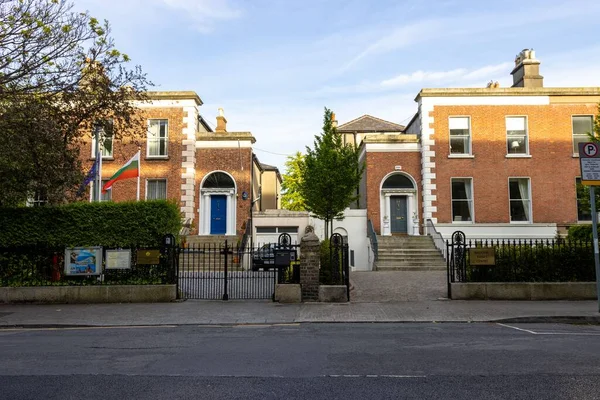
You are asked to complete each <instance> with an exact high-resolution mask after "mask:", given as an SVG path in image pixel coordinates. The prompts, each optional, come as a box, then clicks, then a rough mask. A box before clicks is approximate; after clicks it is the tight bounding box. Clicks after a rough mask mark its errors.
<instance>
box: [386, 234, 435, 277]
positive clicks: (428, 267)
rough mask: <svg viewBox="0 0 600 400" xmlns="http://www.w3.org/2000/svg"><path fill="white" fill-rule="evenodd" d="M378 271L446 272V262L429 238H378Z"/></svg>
mask: <svg viewBox="0 0 600 400" xmlns="http://www.w3.org/2000/svg"><path fill="white" fill-rule="evenodd" d="M377 243H378V258H377V262H376V268H375V269H376V270H377V271H445V270H446V261H445V260H444V258H443V257H442V255H441V254H440V252H439V250H438V249H437V248H436V247H435V245H434V243H433V239H431V237H429V236H377Z"/></svg>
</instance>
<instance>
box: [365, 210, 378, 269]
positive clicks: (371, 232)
mask: <svg viewBox="0 0 600 400" xmlns="http://www.w3.org/2000/svg"><path fill="white" fill-rule="evenodd" d="M367 234H368V235H369V239H370V240H371V248H372V249H373V255H374V256H375V261H377V259H378V252H379V251H378V244H377V234H376V233H375V228H373V222H371V220H368V221H367Z"/></svg>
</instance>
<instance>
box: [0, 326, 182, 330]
mask: <svg viewBox="0 0 600 400" xmlns="http://www.w3.org/2000/svg"><path fill="white" fill-rule="evenodd" d="M148 328H177V325H117V326H70V327H64V328H60V327H53V328H1V329H0V332H30V331H83V330H98V329H148Z"/></svg>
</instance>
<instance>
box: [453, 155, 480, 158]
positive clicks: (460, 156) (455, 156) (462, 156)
mask: <svg viewBox="0 0 600 400" xmlns="http://www.w3.org/2000/svg"><path fill="white" fill-rule="evenodd" d="M448 158H475V156H474V155H472V154H450V155H448Z"/></svg>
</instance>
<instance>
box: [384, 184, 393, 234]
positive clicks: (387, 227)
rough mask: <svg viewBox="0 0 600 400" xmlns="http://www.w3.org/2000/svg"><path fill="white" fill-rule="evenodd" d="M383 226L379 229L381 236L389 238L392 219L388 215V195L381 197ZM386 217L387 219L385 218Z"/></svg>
mask: <svg viewBox="0 0 600 400" xmlns="http://www.w3.org/2000/svg"><path fill="white" fill-rule="evenodd" d="M383 210H384V211H383V218H382V220H383V224H382V228H381V234H382V235H383V236H390V235H391V234H392V227H391V223H392V217H391V215H390V195H389V194H384V195H383ZM386 217H387V218H386Z"/></svg>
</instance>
